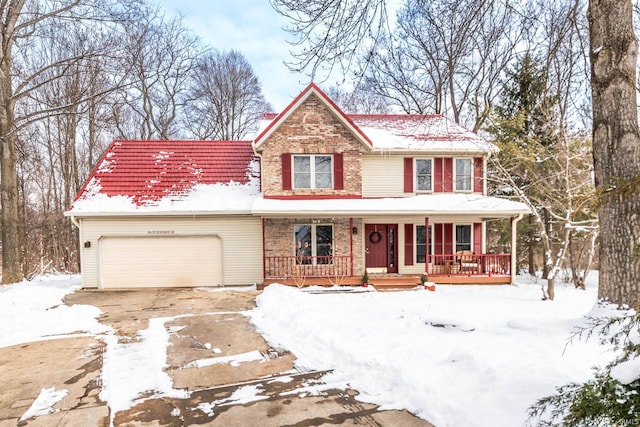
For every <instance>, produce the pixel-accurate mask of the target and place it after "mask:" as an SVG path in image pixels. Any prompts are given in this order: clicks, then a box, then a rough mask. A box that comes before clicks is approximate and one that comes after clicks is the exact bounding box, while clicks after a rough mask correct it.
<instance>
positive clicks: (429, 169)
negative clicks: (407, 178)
mask: <svg viewBox="0 0 640 427" xmlns="http://www.w3.org/2000/svg"><path fill="white" fill-rule="evenodd" d="M415 161H416V191H433V160H432V159H416V160H415Z"/></svg>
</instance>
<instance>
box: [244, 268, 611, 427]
mask: <svg viewBox="0 0 640 427" xmlns="http://www.w3.org/2000/svg"><path fill="white" fill-rule="evenodd" d="M591 280H592V281H594V280H595V281H596V282H597V278H595V277H592V278H591ZM521 282H522V284H520V285H518V286H438V287H437V289H436V292H429V291H425V290H416V291H407V292H367V293H357V294H328V293H322V294H310V293H307V292H302V291H300V290H298V289H294V288H287V287H284V286H269V287H268V288H267V289H266V290H265V291H264V292H263V293H262V294H261V295H260V296H259V297H258V300H257V303H258V308H257V309H256V310H254V312H252V314H251V316H252V319H253V322H254V323H255V324H256V325H257V326H258V330H259V332H261V333H262V334H263V335H264V336H265V337H266V338H267V340H268V341H269V342H270V343H271V345H275V346H280V347H282V348H285V349H288V350H290V351H292V352H293V353H294V354H295V355H296V356H297V357H298V361H297V363H299V364H301V365H304V366H306V367H308V368H313V369H333V371H334V374H333V375H334V376H337V377H338V379H339V380H342V381H344V383H346V384H348V385H349V386H350V387H352V388H354V389H356V390H358V391H359V392H360V397H359V398H360V399H362V400H365V401H369V402H373V403H377V404H380V405H381V406H382V408H406V409H408V410H409V411H411V412H413V413H414V414H416V415H418V416H420V417H421V418H424V419H426V420H428V421H431V422H432V423H433V424H435V425H436V426H438V427H445V426H465V427H472V426H478V427H480V426H489V425H490V426H493V427H497V426H505V427H514V426H520V425H523V423H524V422H525V421H526V419H527V414H526V411H527V408H528V407H529V406H530V405H531V404H533V403H534V402H535V401H536V400H537V399H539V398H541V397H543V396H546V395H549V394H552V393H553V392H554V391H555V387H556V386H560V385H563V384H565V383H568V382H572V381H575V382H582V381H585V380H587V379H589V378H591V377H592V375H593V372H592V370H591V367H592V366H594V365H596V364H605V363H606V362H607V361H609V360H610V359H611V358H612V354H611V352H610V351H607V349H606V348H604V347H602V346H601V345H600V344H599V343H598V341H597V340H596V339H593V340H590V341H588V342H584V341H581V340H574V341H573V342H571V343H570V344H568V339H569V338H570V337H571V335H572V333H573V332H574V331H575V327H576V326H578V325H585V319H584V317H583V316H584V315H585V314H588V313H589V312H590V311H591V310H592V307H593V305H594V303H595V301H596V297H597V289H596V287H595V285H593V284H591V286H588V287H587V290H586V291H582V290H577V289H575V288H574V287H573V286H572V285H564V284H561V285H557V286H556V299H555V301H553V302H549V301H541V295H542V294H541V292H540V286H539V285H537V284H532V283H528V284H527V283H526V282H527V279H526V278H522V280H521Z"/></svg>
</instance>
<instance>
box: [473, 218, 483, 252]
mask: <svg viewBox="0 0 640 427" xmlns="http://www.w3.org/2000/svg"><path fill="white" fill-rule="evenodd" d="M473 252H474V253H476V254H481V253H482V223H481V222H475V223H473Z"/></svg>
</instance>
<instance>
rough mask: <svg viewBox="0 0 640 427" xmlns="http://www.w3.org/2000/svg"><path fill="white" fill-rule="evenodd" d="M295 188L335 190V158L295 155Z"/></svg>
mask: <svg viewBox="0 0 640 427" xmlns="http://www.w3.org/2000/svg"><path fill="white" fill-rule="evenodd" d="M293 188H333V156H330V155H294V156H293Z"/></svg>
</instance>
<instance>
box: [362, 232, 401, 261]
mask: <svg viewBox="0 0 640 427" xmlns="http://www.w3.org/2000/svg"><path fill="white" fill-rule="evenodd" d="M364 239H365V242H364V247H365V253H366V259H365V261H366V264H367V265H366V266H367V267H368V268H386V269H387V273H397V272H398V224H365V226H364Z"/></svg>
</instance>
